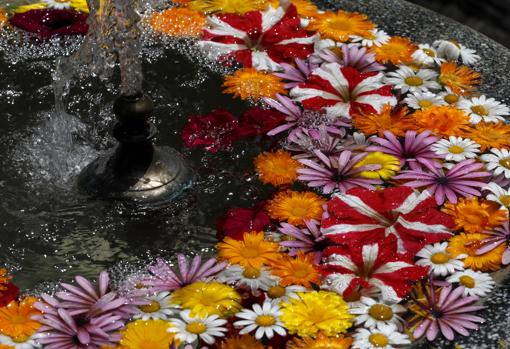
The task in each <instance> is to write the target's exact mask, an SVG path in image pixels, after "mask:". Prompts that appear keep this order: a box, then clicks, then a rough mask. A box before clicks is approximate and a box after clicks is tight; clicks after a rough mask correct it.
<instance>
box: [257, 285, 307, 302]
mask: <svg viewBox="0 0 510 349" xmlns="http://www.w3.org/2000/svg"><path fill="white" fill-rule="evenodd" d="M306 291H308V290H307V289H306V287H303V286H298V285H290V286H286V287H283V286H280V285H274V286H272V287H270V288H269V289H268V290H267V292H266V298H269V299H271V300H272V301H273V302H275V303H280V302H287V301H288V300H289V299H290V298H294V299H299V296H298V293H301V292H306Z"/></svg>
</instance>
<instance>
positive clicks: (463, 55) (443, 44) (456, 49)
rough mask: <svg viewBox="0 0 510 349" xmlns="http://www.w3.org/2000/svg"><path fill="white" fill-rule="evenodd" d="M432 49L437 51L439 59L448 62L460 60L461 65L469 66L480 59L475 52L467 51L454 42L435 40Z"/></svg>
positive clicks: (467, 49)
mask: <svg viewBox="0 0 510 349" xmlns="http://www.w3.org/2000/svg"><path fill="white" fill-rule="evenodd" d="M434 47H435V48H436V49H437V54H438V55H439V56H440V57H444V58H446V59H447V60H449V61H457V60H459V59H461V60H462V63H464V64H469V65H471V64H475V63H476V62H477V61H478V60H479V59H480V56H479V55H477V54H476V51H475V50H472V49H469V48H467V47H465V46H463V45H462V44H459V43H457V42H455V41H448V40H437V41H434Z"/></svg>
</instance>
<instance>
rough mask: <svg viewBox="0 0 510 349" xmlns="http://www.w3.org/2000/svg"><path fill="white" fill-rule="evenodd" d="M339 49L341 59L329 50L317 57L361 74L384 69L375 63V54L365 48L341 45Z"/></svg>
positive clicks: (323, 51)
mask: <svg viewBox="0 0 510 349" xmlns="http://www.w3.org/2000/svg"><path fill="white" fill-rule="evenodd" d="M341 49H342V51H341V53H342V56H341V57H340V56H339V55H337V54H336V53H334V52H333V51H331V50H329V49H324V50H322V51H321V52H319V53H318V55H319V57H320V58H321V59H323V60H324V61H326V62H329V63H335V62H336V63H339V64H340V65H341V66H344V67H352V68H354V69H356V70H358V71H359V72H361V73H366V72H377V71H381V70H385V69H386V67H385V66H384V65H382V64H379V63H377V62H376V60H375V54H374V53H373V52H368V50H367V48H366V47H361V46H358V45H348V44H343V45H342V47H341Z"/></svg>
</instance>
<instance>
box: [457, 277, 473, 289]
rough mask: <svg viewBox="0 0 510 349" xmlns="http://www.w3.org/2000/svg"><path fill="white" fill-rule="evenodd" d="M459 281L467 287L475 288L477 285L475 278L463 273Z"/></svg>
mask: <svg viewBox="0 0 510 349" xmlns="http://www.w3.org/2000/svg"><path fill="white" fill-rule="evenodd" d="M459 283H460V284H461V285H462V286H465V287H467V288H473V287H475V285H476V282H475V279H473V278H472V277H471V276H469V275H462V276H461V277H460V278H459Z"/></svg>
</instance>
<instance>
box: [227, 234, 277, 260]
mask: <svg viewBox="0 0 510 349" xmlns="http://www.w3.org/2000/svg"><path fill="white" fill-rule="evenodd" d="M278 249H279V246H278V244H277V243H275V242H270V241H265V240H264V232H256V231H252V232H246V233H244V235H243V240H242V241H239V240H235V239H232V238H230V237H226V238H225V239H224V240H223V242H220V243H219V244H218V258H220V259H222V260H226V261H228V262H230V263H231V264H240V265H242V266H243V267H245V268H254V269H260V267H262V266H263V265H265V264H269V263H270V262H272V261H276V260H278V258H279V257H280V254H279V253H278Z"/></svg>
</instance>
